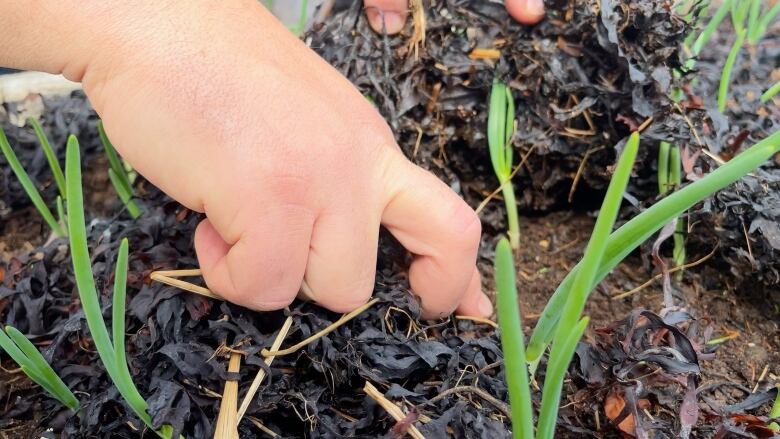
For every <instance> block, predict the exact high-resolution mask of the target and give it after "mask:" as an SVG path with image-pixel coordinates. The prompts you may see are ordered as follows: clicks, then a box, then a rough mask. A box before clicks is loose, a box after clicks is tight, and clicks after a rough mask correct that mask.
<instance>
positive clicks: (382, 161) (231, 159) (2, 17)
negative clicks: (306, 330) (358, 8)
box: [0, 0, 492, 318]
mask: <svg viewBox="0 0 780 439" xmlns="http://www.w3.org/2000/svg"><path fill="white" fill-rule="evenodd" d="M367 2H368V0H367ZM374 3H375V5H376V3H377V2H374ZM391 3H392V2H387V4H388V5H390V6H393V5H392V4H391ZM396 6H397V4H396ZM399 17H400V16H399ZM0 28H2V29H4V34H5V35H6V40H5V41H4V44H3V45H1V46H0V65H2V66H7V67H14V68H21V69H29V70H41V71H47V72H52V73H62V74H64V75H65V76H66V77H68V78H69V79H71V80H75V81H81V82H82V84H83V86H84V90H85V92H86V94H87V96H88V97H89V99H90V102H91V103H92V105H93V106H94V108H95V110H96V111H97V112H98V114H99V115H100V117H101V118H102V119H103V121H104V124H105V127H106V130H107V132H108V135H109V136H110V137H111V139H112V141H113V142H114V144H115V145H116V147H117V149H118V150H119V152H120V153H121V154H122V155H123V157H124V158H125V159H126V160H127V161H128V162H129V163H130V164H132V165H133V166H134V167H135V168H136V169H137V170H138V171H139V172H140V173H141V174H142V175H144V177H146V178H147V179H148V180H149V181H151V182H152V183H154V184H155V185H157V186H158V187H160V188H161V189H162V190H163V191H165V192H166V193H167V194H169V195H170V196H171V197H173V198H174V199H176V200H177V201H179V202H180V203H182V204H183V205H185V206H187V207H188V208H190V209H192V210H195V211H198V212H204V213H205V214H206V217H207V219H206V220H204V221H203V222H202V223H201V224H200V225H199V226H198V228H197V230H196V232H195V238H194V240H195V250H196V252H197V255H198V260H199V262H200V267H201V269H202V270H203V274H204V277H205V280H206V283H207V284H208V286H209V287H210V288H212V289H213V290H215V291H216V292H217V293H219V294H221V295H222V296H224V297H225V298H227V299H228V300H230V301H232V302H235V303H238V304H241V305H244V306H247V307H249V308H253V309H257V310H272V309H279V308H283V307H285V306H286V305H288V304H289V303H290V302H291V301H292V300H293V299H294V298H295V297H296V296H297V295H298V293H299V288H300V286H301V284H302V282H303V281H304V280H305V282H306V283H307V284H308V286H309V287H310V288H311V292H312V294H311V297H309V298H310V299H312V300H315V301H316V302H317V303H319V304H320V305H322V306H324V307H326V308H329V309H331V310H333V311H341V312H343V311H348V310H351V309H353V308H355V307H357V306H358V305H360V304H362V303H364V302H365V301H366V300H367V299H368V298H369V297H370V295H371V293H372V291H373V286H374V274H375V266H376V258H377V239H378V232H379V227H380V224H381V225H383V226H384V227H386V228H387V229H388V230H389V231H390V232H391V233H392V234H393V235H395V237H396V238H398V240H399V241H400V242H401V243H402V244H403V245H404V246H405V247H406V248H407V249H408V250H409V251H410V252H411V253H412V254H413V255H414V260H413V262H412V264H411V267H410V268H409V278H410V283H411V286H412V289H413V291H414V292H415V293H416V294H417V295H419V296H420V298H421V300H422V305H423V309H424V315H425V317H428V318H436V317H440V316H444V315H447V314H450V313H452V312H453V311H455V310H457V311H458V312H459V313H462V314H467V315H475V316H487V315H490V314H491V313H492V305H491V303H490V300H489V299H488V298H487V296H485V294H484V293H483V292H482V290H481V286H480V276H479V272H478V271H477V269H476V267H475V261H476V256H477V248H478V246H479V240H480V233H481V232H480V222H479V219H478V217H477V216H476V214H475V213H474V211H473V210H472V209H471V208H470V207H469V206H468V205H467V204H466V203H465V202H464V201H463V200H462V199H461V198H460V197H458V196H457V195H456V194H455V193H454V192H452V190H450V188H449V187H448V186H446V185H445V184H444V183H442V182H441V181H440V180H438V179H437V178H436V177H434V176H433V175H432V174H430V173H428V172H427V171H424V170H422V169H420V168H418V167H416V166H414V165H413V164H412V163H411V162H409V161H408V160H407V159H406V158H405V157H404V156H403V154H402V153H401V152H400V149H399V148H398V146H397V145H396V143H395V140H394V138H393V135H392V133H391V132H390V129H389V128H388V126H387V125H386V124H385V122H384V121H383V119H382V117H381V116H380V115H379V114H378V113H377V111H376V110H375V109H374V108H373V106H372V105H371V104H370V103H369V102H368V101H367V100H366V99H365V98H364V97H363V96H362V95H361V94H360V93H359V92H358V91H357V90H356V89H355V88H354V87H353V86H352V85H351V84H350V83H349V81H347V80H346V79H345V78H344V77H342V76H341V75H340V74H339V73H338V72H337V71H336V70H334V69H333V68H332V67H331V66H329V65H328V64H327V63H325V62H324V61H323V60H322V59H321V58H319V57H318V56H317V55H316V54H315V53H314V52H312V51H311V50H309V49H308V48H307V47H306V46H305V45H304V44H303V43H301V42H300V41H299V40H298V39H297V38H295V37H294V36H293V35H292V34H290V33H289V32H288V31H287V29H286V28H285V27H284V26H283V25H282V24H281V23H279V22H278V21H277V20H276V19H275V18H274V17H273V16H271V15H270V14H269V13H268V12H267V11H266V10H265V8H263V7H262V6H260V4H259V3H258V2H257V1H256V0H225V1H221V2H213V1H207V0H193V1H188V2H181V1H174V0H138V1H134V2H124V1H118V0H101V1H97V0H86V1H83V0H82V1H78V2H77V1H75V0H37V1H32V2H7V3H6V4H4V6H3V10H2V13H0Z"/></svg>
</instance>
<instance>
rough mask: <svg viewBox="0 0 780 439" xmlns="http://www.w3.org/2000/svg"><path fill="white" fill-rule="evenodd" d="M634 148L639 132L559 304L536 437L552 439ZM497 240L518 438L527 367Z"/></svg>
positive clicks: (510, 279)
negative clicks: (565, 380) (573, 278)
mask: <svg viewBox="0 0 780 439" xmlns="http://www.w3.org/2000/svg"><path fill="white" fill-rule="evenodd" d="M638 149H639V134H638V133H634V134H632V135H631V137H630V138H629V140H628V142H627V143H626V147H625V149H624V150H623V153H622V154H621V155H620V159H619V160H618V164H617V167H616V168H615V173H614V175H613V177H612V180H611V181H610V184H609V187H608V189H607V194H606V196H605V197H604V203H603V205H602V206H601V211H600V213H599V216H598V219H597V220H596V225H595V226H594V228H593V233H592V235H591V238H590V241H589V242H588V246H587V249H586V250H585V255H584V257H583V259H582V261H581V262H580V266H581V269H580V270H579V271H578V272H577V273H576V275H575V281H574V283H573V284H572V288H571V290H570V294H569V295H568V297H567V298H566V302H565V303H564V304H563V307H562V310H561V311H562V316H561V321H560V324H559V325H558V327H557V329H556V331H555V334H554V337H553V340H552V352H551V353H550V359H549V361H548V363H547V373H546V375H545V379H544V387H543V390H542V405H541V408H540V410H539V421H538V425H537V427H538V429H537V435H536V437H537V438H541V439H551V438H552V437H553V436H554V434H555V423H556V420H557V418H558V406H559V404H560V399H561V390H562V388H563V380H564V378H565V375H566V369H567V368H568V366H569V363H570V362H571V359H572V356H573V355H574V351H575V349H576V348H577V343H578V342H579V340H580V338H581V337H582V334H583V332H584V331H585V327H586V326H587V325H588V317H581V315H582V311H583V309H584V308H585V301H586V300H587V298H588V294H589V293H590V290H592V289H593V288H594V287H595V282H594V281H595V278H596V276H597V270H596V269H597V268H598V266H599V265H600V264H601V260H602V258H603V257H604V254H605V251H606V249H607V239H606V238H607V236H608V235H609V233H610V231H611V230H612V227H613V226H614V224H615V220H616V219H617V215H618V211H619V209H620V204H621V201H622V200H623V193H624V192H625V189H626V185H627V184H628V179H629V177H630V176H631V170H632V168H633V165H634V159H635V158H636V153H637V150H638ZM506 244H507V243H506V240H502V241H501V242H500V243H499V244H498V247H497V249H496V286H497V289H498V314H499V321H498V323H499V327H500V328H501V339H502V346H503V349H504V361H505V367H506V376H507V383H508V385H509V395H510V403H511V404H512V422H513V433H514V437H515V438H517V439H520V438H523V439H532V438H533V437H534V431H533V425H532V419H533V415H532V405H531V396H530V393H531V390H530V388H529V387H528V375H527V373H528V370H527V365H526V364H525V360H526V358H525V352H526V351H525V349H524V346H523V333H522V331H521V326H520V316H519V310H518V308H517V290H516V289H515V287H514V286H515V278H514V262H513V261H512V255H511V251H510V250H509V248H508V246H507V245H506Z"/></svg>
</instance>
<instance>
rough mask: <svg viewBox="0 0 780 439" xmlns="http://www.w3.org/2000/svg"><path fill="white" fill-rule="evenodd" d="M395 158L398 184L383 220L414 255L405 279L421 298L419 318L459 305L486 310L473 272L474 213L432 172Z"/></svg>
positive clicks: (476, 233)
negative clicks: (421, 308) (421, 310)
mask: <svg viewBox="0 0 780 439" xmlns="http://www.w3.org/2000/svg"><path fill="white" fill-rule="evenodd" d="M398 160H399V161H402V162H401V164H400V165H399V166H398V168H400V171H398V172H396V173H395V174H394V175H393V181H394V183H397V187H396V188H394V190H391V191H390V193H391V196H392V198H391V199H390V200H389V202H388V204H387V206H386V207H385V210H384V213H383V215H382V224H384V225H385V227H387V229H388V230H389V231H390V232H391V233H392V234H393V235H394V236H395V237H396V238H397V239H398V240H399V241H400V242H401V244H402V245H403V246H404V247H406V249H407V250H409V251H410V252H411V253H412V254H413V255H414V260H413V262H412V265H411V267H410V269H409V280H410V282H411V286H412V290H413V291H414V292H415V293H416V294H417V295H419V296H420V298H421V299H422V305H423V314H424V317H426V318H438V317H442V316H445V315H448V314H450V313H452V312H453V311H454V310H455V308H456V307H457V306H458V305H460V304H463V305H462V306H463V307H462V311H464V312H467V313H470V314H474V313H478V314H480V315H485V313H484V312H483V311H486V310H487V307H486V306H484V301H482V299H481V296H482V295H483V294H482V292H481V291H478V285H479V278H478V277H476V278H475V274H474V271H475V262H476V257H477V250H478V247H479V241H480V234H481V225H480V222H479V218H478V217H477V215H476V214H475V213H474V211H473V210H472V209H471V208H470V207H469V206H468V205H467V204H466V202H465V201H463V200H462V199H461V198H460V197H458V196H457V195H456V194H455V193H454V192H453V191H452V190H451V189H450V188H449V187H447V185H445V184H444V183H443V182H441V181H440V180H439V179H438V178H436V177H435V176H434V175H433V174H431V173H429V172H427V171H425V170H423V169H421V168H418V167H416V166H414V165H412V164H411V163H410V162H408V161H406V159H405V158H398ZM464 299H468V300H467V301H465V302H464ZM480 308H482V309H480Z"/></svg>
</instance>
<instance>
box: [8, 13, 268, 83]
mask: <svg viewBox="0 0 780 439" xmlns="http://www.w3.org/2000/svg"><path fill="white" fill-rule="evenodd" d="M233 19H243V20H245V21H251V22H254V23H255V26H256V27H255V29H254V31H255V32H262V30H263V29H269V31H271V32H273V29H274V28H275V26H273V25H272V23H273V22H274V21H275V20H274V19H273V17H272V16H271V15H270V14H267V13H265V11H264V10H263V9H262V7H260V6H259V5H258V4H257V2H256V1H251V0H232V1H215V0H199V1H189V0H188V1H177V0H136V1H130V2H128V1H120V0H102V1H99V0H86V1H84V0H82V1H77V0H30V1H24V2H20V1H11V0H8V1H6V2H4V3H3V5H2V9H0V29H2V31H3V34H4V41H3V44H2V45H0V66H2V67H11V68H17V69H23V70H38V71H45V72H50V73H62V74H64V75H65V76H66V77H67V78H68V79H71V80H74V81H82V80H85V79H88V78H85V75H87V74H88V73H89V70H100V69H111V68H112V67H110V65H113V64H116V62H117V61H118V60H127V59H128V58H130V57H133V56H147V57H149V58H151V57H154V56H158V57H164V56H165V55H166V54H165V53H164V52H166V51H169V52H170V51H172V50H174V46H175V45H178V46H179V47H186V48H189V49H190V50H194V48H197V47H199V45H198V43H197V42H196V41H192V39H193V35H197V34H202V35H204V36H207V35H209V34H210V33H212V32H222V30H221V29H220V28H224V27H225V26H226V25H228V23H227V22H228V21H231V20H233ZM270 39H273V38H272V37H271V38H270ZM141 54H145V55H141ZM95 66H97V67H99V68H92V67H95Z"/></svg>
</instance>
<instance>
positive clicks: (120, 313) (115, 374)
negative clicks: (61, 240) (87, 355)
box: [65, 136, 172, 438]
mask: <svg viewBox="0 0 780 439" xmlns="http://www.w3.org/2000/svg"><path fill="white" fill-rule="evenodd" d="M65 177H66V178H65V181H66V185H67V193H68V196H67V210H68V227H69V231H70V249H71V258H72V260H73V272H74V274H75V277H76V286H77V288H78V292H79V298H80V299H81V304H82V307H83V308H84V316H85V317H86V319H87V326H88V327H89V332H90V333H91V334H92V338H93V340H94V341H95V347H96V348H97V351H98V355H99V356H100V360H101V361H102V362H103V365H104V366H105V368H106V371H107V372H108V375H109V377H110V378H111V380H112V381H113V382H114V385H116V387H117V389H118V390H119V393H120V395H122V398H124V399H125V401H126V402H127V404H128V406H130V408H131V409H132V410H133V412H135V414H136V415H137V416H138V417H139V418H140V419H141V420H142V421H143V422H144V423H145V424H146V425H147V426H148V427H149V428H151V429H154V427H153V426H152V420H151V418H150V416H149V414H148V413H147V412H146V409H147V403H146V401H145V400H144V398H143V397H142V396H141V394H140V393H139V391H138V389H137V388H136V386H135V384H134V383H133V378H132V376H131V375H130V370H129V369H128V366H127V361H126V359H125V352H124V341H125V335H124V333H125V319H124V316H125V294H126V288H127V268H128V267H127V259H128V252H129V249H128V242H127V239H126V238H125V239H123V240H122V243H121V244H120V246H119V254H118V256H117V264H116V273H115V275H114V297H113V312H112V332H113V343H112V341H111V338H110V337H109V335H108V329H107V327H106V323H105V322H104V321H103V314H102V312H101V308H100V300H99V299H98V294H97V288H96V287H95V278H94V277H93V276H92V263H91V260H90V257H89V248H88V246H87V231H86V227H85V225H84V224H85V222H84V196H83V193H82V188H81V152H80V151H79V144H78V140H77V139H76V137H74V136H70V137H69V138H68V143H67V150H66V160H65ZM171 431H172V429H171V427H170V426H163V427H162V428H161V429H159V430H156V431H155V433H157V435H158V436H160V437H162V438H170V437H171Z"/></svg>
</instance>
